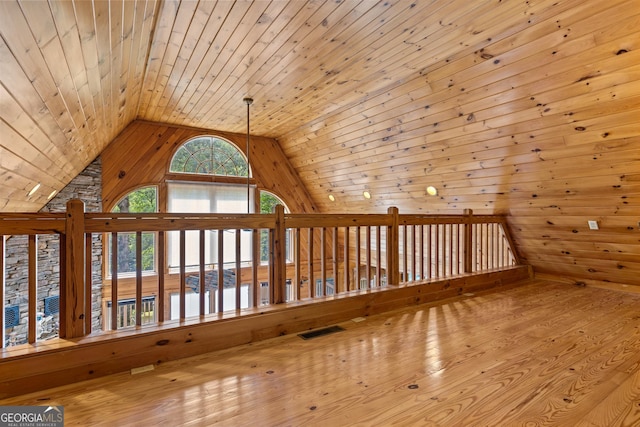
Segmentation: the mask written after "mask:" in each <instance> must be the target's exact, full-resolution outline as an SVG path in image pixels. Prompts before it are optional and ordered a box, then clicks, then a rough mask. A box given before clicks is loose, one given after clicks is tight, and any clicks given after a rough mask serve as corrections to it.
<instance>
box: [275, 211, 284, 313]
mask: <svg viewBox="0 0 640 427" xmlns="http://www.w3.org/2000/svg"><path fill="white" fill-rule="evenodd" d="M275 214H276V228H275V230H274V237H275V238H274V245H273V279H274V283H273V291H274V293H273V303H274V304H281V303H283V302H285V301H286V295H285V294H286V286H287V285H286V283H285V280H286V277H285V276H286V268H287V257H286V243H285V241H286V234H287V230H286V228H285V227H286V225H285V223H284V206H282V205H276V207H275Z"/></svg>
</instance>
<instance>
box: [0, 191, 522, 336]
mask: <svg viewBox="0 0 640 427" xmlns="http://www.w3.org/2000/svg"><path fill="white" fill-rule="evenodd" d="M169 233H173V237H172V245H173V247H172V250H171V253H173V254H174V255H173V261H172V263H171V264H172V267H168V262H167V253H169V251H168V248H167V244H166V242H167V241H168V234H169ZM149 234H152V235H153V236H154V238H153V239H151V240H152V241H153V242H155V246H156V247H155V251H154V253H155V258H156V259H155V260H154V263H153V264H154V265H155V266H157V268H156V271H155V272H149V271H144V268H143V262H142V256H143V255H142V252H143V246H144V245H143V236H148V235H149ZM187 235H189V236H190V237H189V238H187ZM264 235H267V236H268V252H269V254H268V262H267V263H264V262H261V258H264V255H261V252H264V237H261V236H264ZM119 236H128V237H127V239H132V240H135V242H136V243H135V244H134V245H128V247H129V249H128V250H131V247H134V248H135V262H134V263H133V264H132V266H131V272H129V273H127V274H123V273H118V271H117V266H118V262H117V261H118V258H117V257H118V251H119V249H118V239H119ZM19 239H22V240H19ZM44 239H49V240H51V239H53V240H55V241H56V242H57V243H56V244H57V251H56V250H54V251H52V250H51V247H50V246H49V244H45V245H39V241H41V240H44ZM261 239H262V240H263V241H262V242H261ZM146 240H149V239H146ZM19 241H20V242H26V243H20V244H18V242H19ZM103 243H104V244H105V245H107V244H108V245H110V248H109V250H106V248H100V245H102V244H103ZM25 245H26V248H25V247H24V246H25ZM187 245H190V247H189V253H190V254H191V255H190V259H189V260H187V259H186V253H187ZM195 246H197V247H195ZM20 247H21V249H22V250H24V255H19V254H17V253H16V251H18V252H19V250H20ZM96 247H98V251H97V252H96ZM261 247H262V249H261ZM43 252H46V254H44V253H43ZM107 254H109V256H110V257H111V259H101V258H102V257H105V256H107ZM196 254H197V260H196V259H195V258H196ZM212 254H213V255H212ZM247 254H249V255H250V256H249V257H248V256H247ZM45 255H46V256H48V258H49V259H48V260H47V261H46V262H47V263H48V265H49V264H51V263H53V264H54V267H51V266H49V267H47V268H48V270H47V272H48V273H47V274H44V275H42V274H39V265H43V264H44V262H45V261H43V260H44V257H45ZM128 256H131V254H129V255H128ZM51 259H53V261H52V260H51ZM96 261H97V262H96ZM262 261H264V260H262ZM176 263H177V265H175V264H176ZM516 264H518V258H517V255H516V253H515V251H514V247H513V242H512V241H511V238H510V237H509V234H508V230H507V228H506V222H505V218H504V217H502V216H493V215H472V213H471V212H465V214H463V215H400V214H399V213H398V210H397V209H396V208H390V209H389V211H388V213H387V214H372V215H319V214H285V213H284V210H283V209H282V207H281V206H278V208H277V209H276V211H275V212H274V213H272V214H237V215H235V214H230V215H221V214H115V213H85V212H84V208H83V204H82V202H80V201H77V200H75V201H71V202H69V204H68V206H67V213H66V214H50V213H49V214H2V215H0V285H1V286H0V290H1V291H2V296H3V297H2V299H1V301H2V303H1V306H2V307H1V308H2V310H0V324H2V325H4V327H3V329H2V331H3V336H2V346H7V345H15V344H20V343H22V342H28V343H35V342H36V341H39V340H44V339H50V338H51V337H55V333H51V331H52V329H53V328H55V329H56V330H59V336H60V337H68V338H72V337H79V336H84V335H88V334H90V333H99V332H100V330H117V329H126V328H131V327H134V328H135V327H142V326H143V325H155V324H158V323H163V322H167V321H170V320H177V321H178V323H176V324H179V322H180V321H183V320H185V319H187V318H189V317H198V316H200V320H201V321H211V320H215V319H217V318H218V317H219V316H221V315H223V313H224V312H229V311H235V312H237V313H239V314H242V310H243V309H247V308H251V307H258V306H261V305H269V304H279V303H296V302H297V301H314V300H322V299H324V298H334V297H335V296H336V295H341V294H347V293H354V292H355V293H360V292H369V291H372V290H383V289H384V288H386V287H389V286H394V287H397V286H410V285H411V284H412V283H416V282H420V283H424V282H429V281H435V280H441V279H444V278H449V277H454V276H459V275H465V274H474V273H478V272H484V271H488V270H492V269H503V268H507V267H509V266H512V265H516ZM107 268H108V269H107ZM99 270H103V271H99ZM53 271H55V273H53ZM52 281H53V282H56V283H54V284H53V285H52V284H51V282H52ZM44 283H47V285H46V286H43V284H44ZM45 288H46V294H43V291H42V290H43V289H45ZM9 295H11V297H9ZM55 295H59V302H58V304H59V313H58V314H54V315H51V316H50V318H48V321H49V322H50V323H51V324H49V323H47V325H46V331H47V334H44V333H43V331H44V329H43V326H42V321H43V316H42V314H43V312H44V300H45V298H51V297H53V296H55ZM16 313H17V314H16ZM215 313H217V314H218V317H216V315H213V316H212V314H215ZM16 316H17V317H16ZM54 318H55V321H54V322H52V320H53V319H54Z"/></svg>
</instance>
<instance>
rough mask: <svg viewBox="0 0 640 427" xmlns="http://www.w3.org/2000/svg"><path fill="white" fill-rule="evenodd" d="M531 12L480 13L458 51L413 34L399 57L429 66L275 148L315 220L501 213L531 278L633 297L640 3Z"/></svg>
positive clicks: (638, 255) (636, 279) (545, 7)
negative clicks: (315, 210)
mask: <svg viewBox="0 0 640 427" xmlns="http://www.w3.org/2000/svg"><path fill="white" fill-rule="evenodd" d="M474 5H475V3H474ZM530 6H531V9H527V7H525V6H524V4H519V5H518V4H515V3H513V2H508V3H507V4H504V3H503V4H501V5H500V6H499V9H496V10H495V12H488V11H485V10H484V5H483V6H482V7H479V8H478V12H480V10H483V12H482V14H480V15H478V16H477V17H476V19H475V20H474V23H475V24H478V26H477V27H474V28H470V27H469V28H460V27H457V26H455V25H454V26H453V27H454V28H452V29H451V31H452V32H455V31H458V32H459V33H458V35H459V37H458V38H457V39H455V40H457V41H458V42H459V43H460V45H461V46H459V47H458V48H456V47H455V46H453V44H451V43H448V42H447V41H446V40H452V39H450V38H448V37H449V35H448V34H447V35H445V34H442V36H443V37H445V38H440V37H438V38H433V39H430V38H427V39H425V40H422V41H421V45H420V48H421V49H415V52H414V53H413V54H412V56H411V57H407V58H402V61H403V62H402V63H403V64H408V63H411V61H415V63H416V64H419V63H420V59H419V55H424V54H426V53H425V52H427V53H428V54H433V55H434V56H433V59H434V60H435V61H434V63H433V64H431V65H429V66H428V67H424V68H420V69H419V73H416V75H414V76H413V77H412V78H409V79H397V80H394V81H393V83H389V84H388V85H387V86H386V87H384V90H381V88H380V87H376V86H375V84H373V83H371V84H369V82H366V83H363V84H362V91H363V97H362V99H361V101H360V102H359V103H357V104H350V105H346V106H344V107H337V108H335V109H334V110H333V111H332V112H331V114H327V115H325V116H322V117H320V118H318V119H317V120H314V121H311V122H310V123H308V124H306V125H304V126H301V127H299V128H298V129H296V130H294V131H291V132H289V133H287V134H286V135H284V136H282V137H280V138H279V141H280V143H281V145H282V146H283V148H284V151H285V154H286V155H287V156H288V157H289V159H290V161H291V163H292V164H293V166H294V168H295V169H296V171H297V172H298V173H299V174H300V177H301V178H302V180H303V181H304V182H305V184H306V185H307V187H308V188H309V191H310V193H311V196H312V197H313V198H314V199H315V200H316V201H317V203H318V207H319V209H320V210H321V211H322V212H328V211H338V212H353V213H362V212H376V213H377V212H383V211H384V210H385V209H387V207H388V206H397V207H398V208H399V209H400V211H401V212H426V213H461V212H462V210H463V209H467V208H471V209H473V210H474V212H475V213H505V214H508V215H509V224H510V227H511V230H512V232H513V234H514V235H515V240H516V243H517V246H518V248H519V250H520V254H521V255H522V257H523V258H524V260H525V262H527V263H530V264H532V265H533V266H534V269H535V271H536V272H538V273H540V274H543V275H550V276H555V277H556V278H562V279H563V280H569V281H571V282H582V283H587V284H593V285H598V286H607V287H616V288H619V289H627V290H628V289H631V288H623V287H622V285H635V286H636V288H633V289H637V290H640V156H639V153H640V151H639V150H638V147H639V146H640V120H639V119H640V81H639V80H638V79H639V78H640V65H639V64H640V3H639V2H637V1H614V2H597V1H587V2H573V1H562V2H556V3H554V4H553V5H551V4H550V3H549V2H536V3H535V4H531V5H530ZM470 7H471V6H470ZM470 7H469V8H470ZM469 8H467V9H469ZM503 8H504V9H503ZM517 10H520V11H521V12H523V13H522V14H521V16H520V17H519V18H518V17H517V16H516V15H515V14H514V13H513V12H514V11H517ZM464 12H468V10H459V11H454V10H451V13H452V15H451V22H460V20H462V21H464V19H463V18H461V17H460V18H454V16H456V15H457V14H458V13H460V14H461V15H463V14H464ZM494 18H495V19H498V20H506V21H509V22H510V25H511V26H507V27H508V28H507V27H503V26H502V25H503V22H497V23H496V26H495V27H494V28H495V29H496V31H484V32H482V31H481V34H482V35H483V36H484V39H483V40H480V37H479V36H476V35H474V33H473V30H474V29H477V30H478V31H480V30H481V29H485V28H487V27H486V26H485V25H486V24H487V23H489V22H495V21H492V19H494ZM433 19H441V16H440V15H437V16H436V17H434V18H433ZM429 22H431V21H429ZM446 22H448V21H446ZM481 23H482V24H481ZM436 26H437V24H436ZM498 28H503V29H504V31H498V30H497V29H498ZM434 31H435V33H436V34H441V33H440V32H438V30H437V29H434ZM489 33H491V34H489ZM488 35H490V38H487V37H486V36H488ZM451 37H453V35H451ZM439 44H440V45H443V46H444V47H449V48H451V50H450V51H449V52H445V51H443V49H440V48H439V47H438V46H437V45H439ZM438 52H439V53H438ZM405 60H406V61H407V62H404V61H405ZM342 71H343V70H342V69H337V70H336V73H340V74H341V76H342V77H344V74H345V73H342ZM393 72H394V69H393V68H388V69H385V70H384V75H386V76H388V78H389V79H393V75H394V74H393ZM349 77H351V78H354V79H355V78H356V77H355V75H354V74H349ZM336 95H337V93H336ZM429 185H432V186H434V187H436V188H437V189H438V195H437V196H435V197H430V196H428V195H427V193H426V188H427V186H429ZM364 190H367V191H369V192H370V193H371V194H372V198H371V199H365V198H363V197H362V192H363V191H364ZM329 194H332V195H333V196H334V197H335V199H336V201H335V202H332V201H330V200H329V198H328V195H329ZM589 220H595V221H597V222H598V225H599V230H597V231H596V230H590V229H589V227H588V225H587V221H589Z"/></svg>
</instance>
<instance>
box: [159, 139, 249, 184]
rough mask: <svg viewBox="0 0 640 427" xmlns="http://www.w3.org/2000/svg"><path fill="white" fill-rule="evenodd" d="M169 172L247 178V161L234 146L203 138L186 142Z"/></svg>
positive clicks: (172, 162)
mask: <svg viewBox="0 0 640 427" xmlns="http://www.w3.org/2000/svg"><path fill="white" fill-rule="evenodd" d="M169 171H170V172H177V173H197V174H205V175H224V176H248V167H247V161H246V159H245V157H244V154H242V152H241V151H240V150H238V149H237V148H236V146H235V145H233V144H231V143H230V142H228V141H225V140H223V139H220V138H214V137H210V136H203V137H199V138H194V139H192V140H190V141H187V142H185V143H184V145H182V147H180V148H179V149H178V151H176V154H175V155H174V156H173V159H172V160H171V166H170V167H169Z"/></svg>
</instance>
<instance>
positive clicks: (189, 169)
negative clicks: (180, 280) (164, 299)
mask: <svg viewBox="0 0 640 427" xmlns="http://www.w3.org/2000/svg"><path fill="white" fill-rule="evenodd" d="M169 172H170V173H172V174H174V175H172V180H170V181H168V182H167V212H172V213H253V212H254V210H255V209H254V193H255V185H253V184H251V185H250V187H249V186H248V184H249V182H248V180H249V176H250V168H249V166H248V164H247V159H246V158H245V156H244V154H243V153H242V152H241V151H240V150H239V149H238V148H237V147H236V146H235V145H234V144H232V143H231V142H229V141H226V140H224V139H222V138H219V137H215V136H198V137H196V138H192V139H190V140H188V141H187V142H185V143H184V144H183V145H182V146H181V147H180V148H178V150H177V151H176V152H175V154H174V156H173V158H172V159H171V162H170V164H169ZM180 174H184V176H179V175H180ZM194 175H215V176H221V177H226V179H224V178H223V179H216V180H215V182H211V181H209V180H203V179H201V178H198V177H195V176H194ZM238 178H244V179H238ZM227 234H229V233H227ZM227 234H225V237H230V234H229V235H227ZM216 236H217V232H216V231H212V232H209V233H206V236H205V260H206V263H207V264H211V265H213V264H215V262H216V261H217V250H218V246H217V237H216ZM167 237H168V240H167V261H168V265H169V268H170V269H172V268H177V267H178V266H179V265H180V256H179V255H180V251H179V247H180V246H179V244H180V240H179V234H178V233H177V232H170V233H168V234H167ZM185 239H186V248H187V249H186V254H185V266H186V268H191V267H192V266H195V265H197V264H198V263H199V260H200V253H199V239H200V237H199V233H197V232H195V231H187V233H186V237H185ZM228 240H229V241H228V242H227V240H225V245H230V246H231V247H233V246H235V241H232V240H231V239H230V238H229V239H228ZM241 241H242V245H241V247H242V251H241V254H240V257H241V260H242V262H244V263H249V262H250V259H251V245H250V242H251V233H250V232H248V231H246V230H242V231H241ZM225 253H227V252H226V251H225ZM228 253H229V254H233V256H232V255H228V256H227V257H226V258H225V260H224V261H225V263H229V265H231V264H233V263H234V262H235V252H234V251H228Z"/></svg>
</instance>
